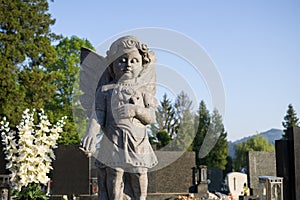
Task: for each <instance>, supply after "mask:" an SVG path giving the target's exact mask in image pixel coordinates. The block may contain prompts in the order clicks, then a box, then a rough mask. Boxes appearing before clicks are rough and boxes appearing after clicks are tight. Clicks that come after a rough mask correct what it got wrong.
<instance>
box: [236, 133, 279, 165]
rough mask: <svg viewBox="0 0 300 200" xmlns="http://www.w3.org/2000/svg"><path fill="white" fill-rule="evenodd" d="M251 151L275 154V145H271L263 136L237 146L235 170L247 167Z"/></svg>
mask: <svg viewBox="0 0 300 200" xmlns="http://www.w3.org/2000/svg"><path fill="white" fill-rule="evenodd" d="M249 151H265V152H274V151H275V148H274V145H273V144H271V143H269V142H268V140H267V139H266V138H264V137H263V136H261V135H257V136H255V137H252V138H250V139H249V140H247V141H245V142H242V143H238V144H236V148H235V155H236V158H235V160H234V163H235V169H236V170H240V169H241V168H242V167H244V166H246V165H247V152H249Z"/></svg>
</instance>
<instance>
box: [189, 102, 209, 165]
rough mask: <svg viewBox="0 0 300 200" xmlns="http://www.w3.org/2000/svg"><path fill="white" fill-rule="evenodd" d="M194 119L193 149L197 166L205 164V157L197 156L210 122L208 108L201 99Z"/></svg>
mask: <svg viewBox="0 0 300 200" xmlns="http://www.w3.org/2000/svg"><path fill="white" fill-rule="evenodd" d="M195 121H196V123H197V124H198V127H197V132H196V135H195V138H194V141H193V151H195V153H196V165H197V166H199V165H201V164H206V163H205V158H199V156H198V154H199V152H200V149H201V146H202V144H203V141H204V138H205V136H206V133H207V131H208V127H209V124H210V114H209V110H208V109H207V107H206V104H205V102H204V101H203V100H202V101H201V102H200V104H199V109H198V115H197V116H196V120H195Z"/></svg>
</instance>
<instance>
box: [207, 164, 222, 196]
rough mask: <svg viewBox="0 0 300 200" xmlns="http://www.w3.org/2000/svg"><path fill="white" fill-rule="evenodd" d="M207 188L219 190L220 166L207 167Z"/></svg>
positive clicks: (220, 182)
mask: <svg viewBox="0 0 300 200" xmlns="http://www.w3.org/2000/svg"><path fill="white" fill-rule="evenodd" d="M207 178H208V179H209V182H208V190H209V191H210V192H220V191H221V187H222V182H223V171H222V169H220V168H216V167H212V168H208V169H207Z"/></svg>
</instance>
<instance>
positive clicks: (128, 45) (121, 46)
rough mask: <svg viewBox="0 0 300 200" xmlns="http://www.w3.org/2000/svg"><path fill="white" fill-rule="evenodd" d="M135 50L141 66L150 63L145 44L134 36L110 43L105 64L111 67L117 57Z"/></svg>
mask: <svg viewBox="0 0 300 200" xmlns="http://www.w3.org/2000/svg"><path fill="white" fill-rule="evenodd" d="M134 49H137V50H138V51H139V53H140V54H141V56H142V63H143V66H144V65H146V64H149V63H150V62H151V59H150V56H149V50H148V47H147V45H146V44H144V43H142V42H141V41H140V40H139V39H138V38H136V37H134V36H124V37H121V38H119V39H118V40H116V41H115V42H113V43H112V45H111V46H110V48H109V50H108V51H107V52H106V54H107V57H106V59H107V63H108V64H109V65H111V63H112V62H114V61H115V60H116V59H117V58H118V57H120V56H122V55H123V54H124V53H127V52H130V51H132V50H134Z"/></svg>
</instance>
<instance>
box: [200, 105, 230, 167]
mask: <svg viewBox="0 0 300 200" xmlns="http://www.w3.org/2000/svg"><path fill="white" fill-rule="evenodd" d="M209 129H210V131H208V133H207V134H210V135H211V136H212V138H213V140H215V141H216V142H215V145H214V146H213V148H212V149H211V151H210V152H209V154H208V155H207V156H206V158H205V160H206V165H207V166H208V167H218V168H220V169H222V170H225V168H226V164H227V156H228V155H229V152H228V142H227V133H226V132H225V129H224V125H223V122H222V116H221V115H220V114H219V112H218V111H217V110H216V109H214V110H213V113H212V115H211V123H210V125H209ZM207 136H208V135H206V137H207ZM213 140H212V141H213Z"/></svg>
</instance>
